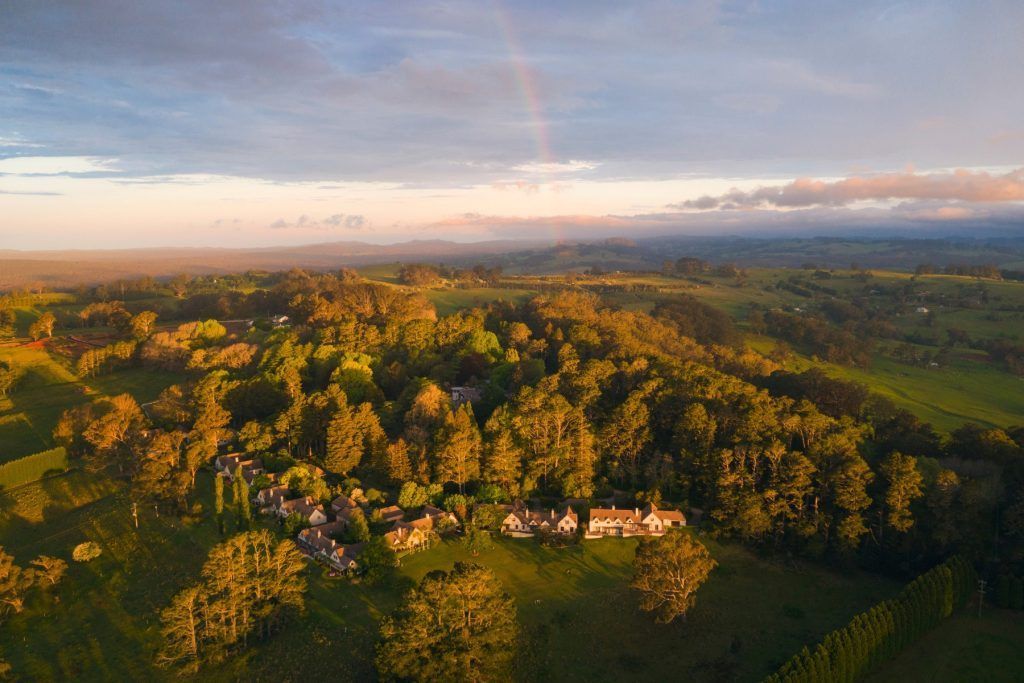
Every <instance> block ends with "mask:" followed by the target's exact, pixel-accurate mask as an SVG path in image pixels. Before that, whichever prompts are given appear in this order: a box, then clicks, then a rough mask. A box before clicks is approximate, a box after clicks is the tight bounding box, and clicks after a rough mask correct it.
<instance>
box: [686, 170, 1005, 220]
mask: <svg viewBox="0 0 1024 683" xmlns="http://www.w3.org/2000/svg"><path fill="white" fill-rule="evenodd" d="M890 199H940V200H947V201H951V200H959V201H965V202H1012V201H1021V200H1024V168H1018V169H1016V170H1014V171H1010V172H1009V173H1005V174H1002V175H993V174H991V173H988V172H986V171H969V170H965V169H958V170H956V171H953V172H952V173H931V174H917V173H913V172H909V171H908V172H904V173H885V174H879V175H872V176H855V177H850V178H844V179H842V180H836V181H831V182H830V181H824V180H816V179H813V178H798V179H797V180H794V181H793V182H791V183H788V184H786V185H779V186H775V187H759V188H757V189H756V190H751V191H743V190H737V189H733V190H730V191H729V192H726V193H725V194H721V195H718V196H711V195H705V196H703V197H698V198H697V199H689V200H686V201H683V202H680V203H678V204H671V205H669V208H675V209H697V210H709V209H726V210H728V209H752V208H760V207H774V208H797V207H809V206H846V205H848V204H851V203H853V202H858V201H871V200H890Z"/></svg>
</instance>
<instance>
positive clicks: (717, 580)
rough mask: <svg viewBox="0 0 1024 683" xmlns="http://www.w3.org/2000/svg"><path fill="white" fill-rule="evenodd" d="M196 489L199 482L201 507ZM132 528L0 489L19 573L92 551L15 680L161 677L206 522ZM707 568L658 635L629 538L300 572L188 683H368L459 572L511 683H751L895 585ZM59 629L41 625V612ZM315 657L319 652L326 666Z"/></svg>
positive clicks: (5, 531) (78, 489)
mask: <svg viewBox="0 0 1024 683" xmlns="http://www.w3.org/2000/svg"><path fill="white" fill-rule="evenodd" d="M211 479H212V478H211V477H210V475H209V474H203V475H201V477H200V486H201V491H200V494H199V500H200V501H202V502H205V503H206V504H207V506H209V502H210V499H211V498H212V494H211V491H210V489H211V483H210V482H211ZM140 518H141V526H140V528H139V529H137V530H136V529H135V528H134V526H133V524H132V519H131V515H130V511H129V505H128V501H127V499H126V498H125V497H124V495H123V493H122V491H121V489H120V487H119V485H116V484H114V483H111V482H110V481H109V480H103V479H98V478H96V477H94V476H93V475H89V474H86V473H83V472H79V471H76V472H72V473H69V474H68V475H65V476H63V477H56V478H52V479H48V480H45V481H42V482H37V483H36V484H32V485H28V486H24V487H20V488H19V489H16V490H13V491H10V492H5V493H4V494H3V497H2V498H0V543H2V544H3V545H4V546H5V548H6V550H7V551H8V552H11V553H12V554H13V555H14V556H15V558H16V561H17V562H19V563H21V564H25V563H27V562H28V561H29V560H31V559H32V558H33V557H35V556H37V555H39V554H40V553H47V554H52V555H56V556H59V557H64V558H69V557H70V553H71V549H72V548H73V547H74V546H75V545H76V544H77V543H80V542H82V541H85V540H93V541H96V542H98V543H100V545H101V546H102V547H103V551H104V552H103V555H102V556H101V557H100V558H99V559H98V560H96V561H94V562H92V563H89V564H87V565H81V564H77V563H73V562H72V563H71V565H72V566H71V568H70V570H69V573H68V576H67V578H66V579H65V583H64V585H63V586H62V587H61V590H60V595H61V596H62V599H60V602H59V604H58V602H57V598H55V597H51V596H48V595H45V594H44V595H37V596H35V597H33V598H32V600H31V601H30V604H29V607H28V609H27V610H26V612H25V613H24V614H21V615H17V616H15V617H12V618H11V619H10V620H9V621H8V623H7V624H6V625H5V631H6V635H5V638H4V642H3V644H2V645H0V647H2V649H3V653H2V654H3V656H4V657H5V658H7V659H8V660H9V661H10V662H11V664H12V665H13V666H14V668H15V672H16V673H17V675H18V677H22V678H26V679H32V680H67V679H70V678H74V679H76V680H111V679H121V680H139V679H148V680H151V681H162V680H172V679H174V678H180V677H179V676H176V675H174V674H173V672H167V671H164V670H162V669H158V668H155V667H154V666H153V663H152V661H153V653H154V652H155V649H156V648H157V647H158V644H159V635H158V613H159V610H160V609H161V608H162V607H163V606H164V605H166V604H167V602H168V601H169V599H170V597H171V596H172V595H173V594H174V592H176V591H177V590H179V589H180V588H181V587H183V586H184V585H185V584H186V583H187V582H188V581H189V580H190V579H191V577H194V576H196V574H197V572H198V570H199V567H200V566H201V564H202V561H203V559H204V558H205V554H206V552H207V550H208V549H209V547H211V546H212V545H213V544H214V543H216V542H217V541H218V540H219V534H218V533H217V530H216V527H215V524H214V523H213V521H212V519H210V518H209V517H206V518H203V519H202V520H201V521H192V522H188V523H183V522H181V521H179V520H177V519H174V518H168V517H166V516H165V517H159V518H158V517H155V516H154V514H153V513H152V511H150V510H140ZM706 542H707V543H708V546H709V548H710V550H711V552H712V554H713V555H714V556H715V557H716V559H717V560H718V561H719V563H720V567H719V568H718V569H717V570H716V571H715V572H714V574H713V575H712V578H711V579H710V580H709V582H708V584H707V585H706V586H704V587H703V588H702V589H701V592H700V597H699V601H698V605H697V607H696V608H695V609H694V611H693V612H692V614H691V616H690V618H689V620H688V621H687V622H685V623H679V624H675V625H669V626H659V625H656V624H654V623H653V621H652V620H651V619H650V618H649V617H648V616H647V615H645V614H642V613H640V612H639V611H638V610H637V609H636V597H635V595H633V594H632V593H631V591H630V590H629V588H628V586H627V583H628V580H629V575H630V572H631V562H632V557H633V549H634V547H635V541H633V540H624V541H616V540H614V539H606V540H601V541H596V542H587V543H583V544H581V545H579V546H576V547H572V548H567V549H546V548H541V547H540V546H538V545H537V544H535V543H534V542H532V541H530V540H506V539H498V540H497V542H496V544H495V547H494V548H493V549H492V550H490V551H487V552H485V553H482V554H481V555H480V556H479V557H478V558H469V557H468V556H467V553H466V552H465V549H464V548H463V546H462V545H461V544H459V543H457V542H454V541H450V542H445V543H443V544H441V545H440V546H438V547H435V548H433V549H431V550H429V551H427V552H423V553H419V554H416V555H413V556H409V557H406V558H404V559H403V564H402V567H401V569H400V575H399V576H398V578H397V581H396V582H395V583H394V584H392V585H389V586H384V587H375V588H368V587H365V586H361V585H357V584H352V583H349V582H348V581H345V580H338V579H331V578H328V577H326V576H324V575H322V573H321V572H320V570H319V569H317V568H311V570H310V579H311V581H310V592H309V597H308V600H307V613H306V615H305V616H304V617H303V618H302V619H301V620H299V621H297V622H295V623H293V624H291V625H289V627H288V629H287V630H286V631H285V632H284V633H282V634H280V635H279V636H277V637H275V638H273V639H271V640H270V641H268V642H265V643H262V644H260V645H258V646H256V647H253V648H251V650H250V651H248V652H247V653H245V654H244V655H241V656H239V657H237V658H234V659H232V660H231V661H230V662H228V663H226V664H224V665H222V666H221V667H219V668H213V669H209V670H207V671H204V672H203V675H202V677H201V678H202V680H238V679H240V678H245V679H248V680H297V676H298V672H300V671H301V672H302V678H303V679H305V680H311V679H314V678H322V679H326V680H338V679H341V678H350V679H353V680H368V679H372V678H373V675H374V674H373V663H372V659H373V643H374V641H375V639H376V633H377V621H378V620H379V618H380V617H381V616H382V615H383V614H386V613H389V612H390V611H392V610H393V609H394V608H395V607H396V606H397V605H398V604H399V601H400V600H401V595H402V594H403V593H404V591H405V590H406V589H407V588H408V587H409V586H411V585H413V583H414V582H415V581H418V580H419V579H420V578H421V577H422V576H423V575H424V574H425V573H427V572H428V571H431V570H433V569H439V568H450V567H451V565H452V563H453V562H455V561H458V560H465V559H472V560H473V561H476V562H480V563H481V564H485V565H487V566H489V567H491V568H492V569H494V571H495V573H496V574H497V575H498V577H499V579H500V580H501V581H502V583H503V584H504V585H505V586H506V588H507V589H508V590H509V591H510V592H511V593H512V594H513V595H514V596H515V598H516V601H517V604H518V608H519V616H520V621H521V623H522V624H523V628H524V631H525V636H526V638H527V644H526V646H527V647H528V648H529V649H528V651H529V652H530V653H531V656H530V657H525V658H523V659H522V660H521V668H520V670H519V672H518V674H517V678H518V679H520V680H529V681H540V680H566V681H572V680H581V681H582V680H591V681H603V680H630V679H635V678H637V677H640V676H642V677H644V678H649V679H652V680H669V679H679V678H685V679H687V680H695V681H717V680H741V681H743V680H757V679H758V678H760V677H761V676H762V675H763V674H765V673H767V672H768V671H770V670H771V669H773V668H774V667H775V666H777V665H778V664H779V663H780V662H781V661H782V660H784V659H785V658H787V657H788V656H789V655H790V654H791V653H792V652H794V651H795V650H797V649H799V647H801V646H802V645H803V644H804V643H806V642H811V641H813V640H815V639H816V638H818V637H820V636H821V635H822V634H824V633H826V632H827V631H829V630H831V629H833V628H835V627H836V626H838V625H840V624H842V623H845V622H846V621H847V620H848V619H849V617H850V615H852V614H854V613H855V612H857V611H858V610H861V609H863V608H865V607H867V606H869V605H871V604H873V603H874V602H876V601H878V600H879V599H882V598H885V597H887V596H889V595H892V594H893V593H894V592H895V591H896V590H898V584H896V583H893V582H890V581H888V580H885V579H881V578H878V577H873V576H869V575H865V574H860V573H849V574H839V573H833V572H831V571H826V570H823V569H820V568H817V567H814V566H812V565H795V566H793V565H786V564H783V563H780V562H776V561H773V560H768V559H763V558H760V557H758V556H756V555H755V554H753V553H752V552H750V551H749V550H747V549H744V548H742V547H741V546H736V545H731V544H730V545H723V544H719V543H715V542H712V541H706ZM58 614H59V616H60V618H59V619H58V618H54V617H55V616H56V615H58ZM325 653H327V654H325Z"/></svg>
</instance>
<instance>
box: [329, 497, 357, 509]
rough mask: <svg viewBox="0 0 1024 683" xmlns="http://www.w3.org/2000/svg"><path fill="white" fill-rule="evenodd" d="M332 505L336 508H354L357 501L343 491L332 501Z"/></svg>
mask: <svg viewBox="0 0 1024 683" xmlns="http://www.w3.org/2000/svg"><path fill="white" fill-rule="evenodd" d="M331 507H332V508H334V509H336V510H337V509H341V508H354V507H356V501H355V499H353V498H349V497H348V496H346V495H345V494H344V493H343V494H341V495H340V496H338V497H337V498H335V499H334V500H332V501H331Z"/></svg>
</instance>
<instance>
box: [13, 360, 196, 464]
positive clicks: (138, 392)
mask: <svg viewBox="0 0 1024 683" xmlns="http://www.w3.org/2000/svg"><path fill="white" fill-rule="evenodd" d="M0 360H8V361H10V362H12V363H14V364H15V365H16V366H17V367H19V368H22V369H24V371H25V375H24V376H23V377H22V379H21V381H20V382H19V383H18V385H17V386H16V387H15V389H14V390H13V391H12V392H11V393H10V394H9V395H8V396H6V397H4V398H0V464H2V463H4V462H8V461H10V460H14V459H16V458H20V457H22V456H25V455H30V454H32V453H36V452H38V451H42V450H45V449H47V448H51V447H52V446H53V439H52V438H51V432H52V431H53V427H54V425H56V424H57V420H58V418H59V417H60V414H61V413H62V412H63V411H64V410H65V409H67V408H70V407H71V406H75V405H79V404H81V403H86V402H88V401H92V400H94V399H96V398H99V397H100V396H103V395H108V396H110V395H115V394H120V393H124V392H128V393H130V394H131V395H132V396H134V397H135V399H136V400H137V401H139V402H140V403H143V402H146V401H151V400H153V399H154V398H156V397H157V395H158V394H159V393H160V392H161V391H162V390H163V389H164V388H165V387H167V386H169V385H170V384H173V383H174V382H176V381H180V377H179V376H177V375H175V374H173V373H169V372H161V371H154V370H149V369H143V368H129V369H125V370H119V371H117V372H114V373H111V374H108V375H103V376H100V377H95V378H91V379H89V380H86V381H83V380H80V379H79V378H78V377H77V376H75V374H74V373H73V372H72V371H71V369H70V363H69V361H68V360H67V359H65V358H62V357H59V356H56V355H54V354H52V353H50V352H49V351H48V350H47V348H46V347H45V346H40V345H35V344H33V345H18V346H4V347H0Z"/></svg>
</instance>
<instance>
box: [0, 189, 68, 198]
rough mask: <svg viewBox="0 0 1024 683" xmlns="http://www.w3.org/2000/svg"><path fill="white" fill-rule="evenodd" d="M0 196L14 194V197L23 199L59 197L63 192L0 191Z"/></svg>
mask: <svg viewBox="0 0 1024 683" xmlns="http://www.w3.org/2000/svg"><path fill="white" fill-rule="evenodd" d="M0 194H14V195H21V196H25V197H60V196H62V195H63V194H64V193H63V192H44V191H39V192H29V191H25V192H21V191H18V190H0Z"/></svg>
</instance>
